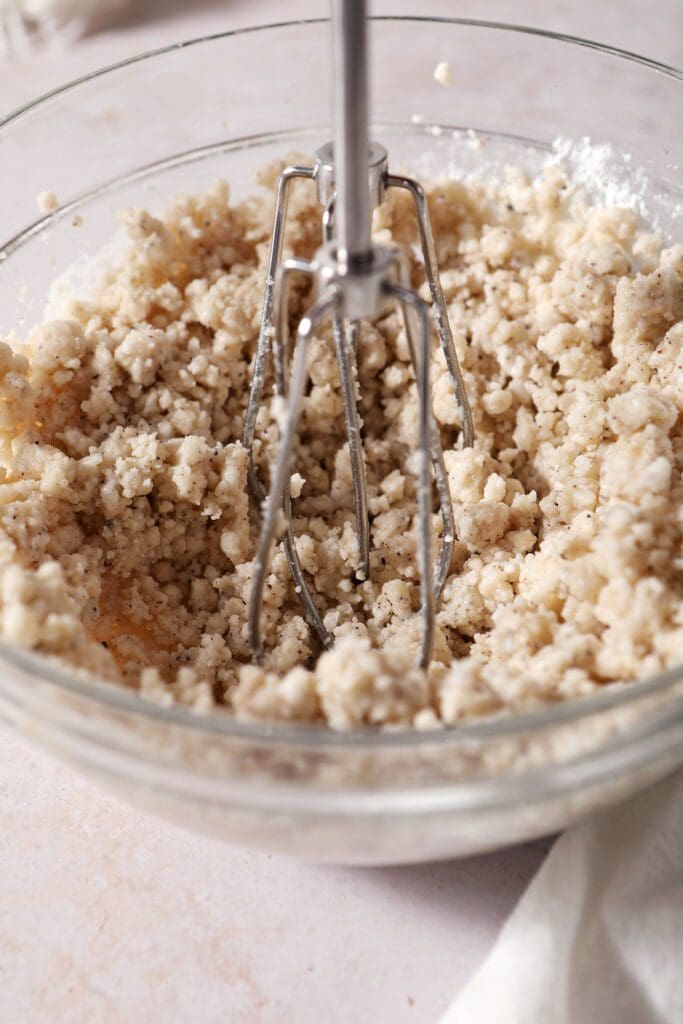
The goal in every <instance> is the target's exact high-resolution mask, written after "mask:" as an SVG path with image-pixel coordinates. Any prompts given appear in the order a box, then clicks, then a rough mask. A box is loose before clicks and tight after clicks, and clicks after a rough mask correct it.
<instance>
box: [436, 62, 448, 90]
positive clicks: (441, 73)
mask: <svg viewBox="0 0 683 1024" xmlns="http://www.w3.org/2000/svg"><path fill="white" fill-rule="evenodd" d="M434 80H435V81H437V82H438V83H439V85H443V86H445V87H448V86H449V85H451V84H452V82H453V72H452V71H451V66H450V64H449V63H448V61H446V60H442V61H439V63H438V64H437V65H436V67H435V68H434Z"/></svg>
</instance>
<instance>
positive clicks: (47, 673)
mask: <svg viewBox="0 0 683 1024" xmlns="http://www.w3.org/2000/svg"><path fill="white" fill-rule="evenodd" d="M371 37H372V38H371V45H372V55H373V64H372V90H373V96H372V98H373V113H374V117H373V119H374V132H375V135H376V136H377V137H378V138H379V139H380V140H381V141H382V142H383V143H385V144H386V145H387V146H388V148H389V152H390V156H391V163H392V166H393V168H394V169H396V170H412V171H413V172H414V173H416V174H418V175H420V176H422V177H424V176H425V175H429V174H434V173H437V172H438V173H444V172H446V171H449V172H451V173H460V174H466V173H468V172H470V171H472V170H475V169H480V170H481V171H482V173H483V172H486V171H487V169H488V170H490V169H491V168H495V167H498V168H499V167H500V165H501V162H504V161H511V162H514V163H516V164H518V165H522V166H525V167H526V168H527V169H529V170H531V171H533V170H534V169H537V168H538V167H539V166H540V165H541V163H542V162H543V160H544V159H546V158H547V156H548V153H549V152H551V151H552V148H553V142H554V140H555V139H556V137H558V136H561V137H564V138H568V139H573V140H581V139H583V138H584V137H585V136H589V137H590V138H591V139H592V140H594V141H595V142H599V143H600V144H610V145H611V147H613V149H609V148H607V146H604V145H601V147H599V148H598V149H594V150H590V152H589V158H588V159H586V158H585V156H586V150H585V144H579V145H578V146H574V147H572V146H568V145H567V144H566V143H563V144H561V145H560V147H559V149H561V150H562V152H564V154H565V156H566V158H567V159H568V160H569V161H570V164H571V161H572V160H575V167H574V170H575V172H576V174H577V176H581V179H582V181H584V184H585V185H586V187H587V188H588V189H589V191H593V192H595V195H596V197H597V198H603V199H607V200H608V201H609V199H610V197H611V199H612V201H614V200H615V196H616V197H617V201H618V199H619V196H622V197H623V196H624V195H626V194H629V195H630V196H631V197H632V201H633V202H634V203H635V204H636V206H637V207H638V208H639V209H640V211H641V212H642V213H644V214H645V215H646V216H647V217H648V218H649V219H650V220H651V221H653V222H656V224H657V226H658V227H659V229H660V230H661V231H662V233H663V234H664V235H665V236H666V235H667V234H669V233H670V231H671V229H672V228H673V226H674V223H675V221H676V217H677V216H678V217H680V209H681V205H680V204H681V202H682V201H683V193H682V191H681V185H680V180H681V179H680V170H679V165H680V164H681V163H683V159H682V158H683V137H682V136H681V133H680V117H681V106H682V100H683V76H682V75H681V73H680V72H678V71H676V70H674V69H672V68H667V67H664V66H662V65H658V64H655V63H653V62H651V61H647V60H645V59H643V58H641V57H637V56H634V55H631V54H626V53H621V52H619V51H617V50H614V49H611V48H609V47H600V46H597V45H595V44H593V43H587V42H583V41H580V40H575V39H569V38H566V37H560V36H557V35H552V34H550V33H544V32H539V31H533V30H529V29H521V28H517V27H513V26H501V25H493V24H485V23H479V22H472V21H455V20H444V19H439V20H437V19H423V18H414V19H408V18H379V19H374V20H373V22H372V26H371ZM440 61H448V62H449V63H450V64H451V66H452V69H453V87H452V88H449V89H445V88H443V86H441V85H439V84H438V83H437V82H435V80H434V78H433V69H434V66H435V65H436V63H437V62H440ZM328 79H329V39H328V26H327V23H326V22H325V21H308V22H298V23H290V24H283V25H273V26H264V27H261V28H255V29H248V30H244V31H240V32H235V33H226V34H224V35H220V36H214V37H210V38H206V39H200V40H195V41H192V42H189V43H184V44H180V45H178V46H174V47H170V48H168V49H165V50H160V51H157V52H155V53H151V54H147V55H145V56H142V57H137V58H134V59H133V60H130V61H127V62H125V63H123V64H120V65H117V66H115V67H112V68H108V69H105V70H103V71H100V72H97V73H96V74H93V75H90V76H88V77H87V78H85V79H82V80H80V81H78V82H75V83H72V84H70V85H67V86H65V87H64V88H61V89H57V90H55V91H54V92H53V93H50V94H49V95H47V96H45V97H43V98H41V99H39V100H36V101H35V102H34V103H30V104H29V105H27V106H26V107H24V108H23V109H22V110H19V111H17V112H16V113H14V114H12V115H10V116H9V117H7V118H5V119H4V120H3V121H1V122H0V159H1V160H2V167H3V205H2V213H1V214H0V332H2V333H3V335H5V336H6V335H7V333H8V332H9V331H10V330H12V329H17V330H19V331H20V330H21V329H22V327H23V326H24V325H28V324H31V323H32V322H35V321H37V320H39V319H40V318H41V315H42V311H43V308H44V304H45V299H46V296H47V293H48V290H49V286H50V283H51V282H52V281H53V280H54V279H55V277H56V276H57V275H58V274H59V273H60V272H62V271H64V270H65V269H66V268H67V267H72V269H73V265H75V266H76V268H78V267H79V266H80V267H81V268H84V267H86V266H87V261H88V259H89V258H91V257H92V256H93V254H95V253H96V252H98V250H99V249H100V248H101V247H102V246H104V245H105V244H106V243H107V242H108V241H109V240H110V238H111V236H112V233H113V226H114V224H115V211H116V210H117V209H118V208H120V207H121V206H126V205H136V206H146V207H151V208H152V209H153V210H156V209H159V208H162V207H163V205H164V203H165V200H166V199H168V198H170V197H171V196H173V195H174V194H175V193H177V192H178V191H182V190H195V191H196V190H201V189H203V188H205V187H206V185H207V184H208V183H209V181H210V179H211V178H212V177H214V176H222V177H225V178H227V179H228V180H229V181H230V182H231V185H232V189H233V195H234V196H236V197H241V196H243V195H246V194H249V193H250V192H252V191H253V190H254V188H255V185H254V175H255V172H256V171H257V170H258V169H259V168H261V167H262V166H263V165H264V164H266V163H268V161H269V160H270V159H272V158H276V157H282V156H283V155H284V154H286V153H288V152H290V151H304V152H309V153H310V152H311V151H312V150H313V149H315V148H316V146H317V145H319V144H320V143H321V142H323V141H325V140H326V138H327V137H328V136H329V124H328V112H329V108H330V103H329V95H328V89H329V81H328ZM468 129H472V130H474V131H475V132H476V133H477V136H478V138H479V139H480V140H482V141H484V142H485V143H486V145H485V146H484V147H483V148H480V143H479V142H477V141H476V140H473V137H472V135H471V133H468ZM473 141H474V143H476V144H473ZM582 146H583V148H582ZM556 148H557V147H556ZM577 154H578V156H577ZM582 154H583V156H582ZM606 175H607V176H608V177H609V181H610V182H611V184H610V186H609V188H610V189H611V192H610V191H609V189H608V190H607V193H606V192H605V190H606V181H607V177H606ZM615 183H616V184H615ZM620 189H621V190H622V191H621V192H620V191H619V190H620ZM42 190H52V191H54V192H55V193H56V195H57V196H58V198H59V201H60V205H59V208H58V209H57V210H56V211H54V212H52V213H50V214H49V215H46V216H43V217H41V218H40V219H38V216H37V207H36V196H37V194H38V193H39V192H41V191H42ZM76 214H78V215H79V216H76ZM84 276H85V277H87V270H86V271H85V272H84ZM0 714H1V715H2V717H3V718H4V719H5V720H7V721H8V722H10V723H12V724H13V725H14V726H15V727H16V728H17V729H18V730H20V731H21V732H22V733H23V734H25V735H26V736H28V737H30V738H31V739H33V740H35V741H37V742H39V743H41V744H43V745H44V746H45V747H47V748H49V749H50V750H52V751H54V752H55V754H58V755H59V756H60V757H63V758H65V759H67V760H69V761H71V762H73V763H74V764H75V765H77V766H78V767H79V768H81V769H83V770H85V771H87V772H88V773H90V774H92V775H94V776H96V777H98V778H100V779H101V780H103V781H104V782H106V783H107V784H108V785H110V786H113V787H115V788H116V789H117V790H119V791H120V792H122V793H123V794H124V795H125V796H126V797H127V798H129V799H130V800H131V801H134V802H136V803H138V804H142V805H144V806H145V807H148V808H149V809H150V810H152V811H154V812H156V813H159V814H163V815H167V816H168V817H170V818H172V819H173V820H175V821H178V822H181V823H185V824H187V825H189V826H191V827H196V828H198V829H202V830H205V831H208V832H211V833H213V834H216V835H219V836H223V837H225V838H226V839H229V840H232V841H235V842H240V843H245V844H251V845H257V846H264V847H268V848H270V849H273V850H278V851H282V852H286V853H292V854H297V855H302V856H305V857H308V858H310V859H315V860H321V861H324V860H327V861H335V862H345V863H365V864H373V863H392V862H393V863H398V862H409V861H416V860H427V859H430V858H440V857H449V856H454V855H465V854H472V853H475V852H481V851H484V850H489V849H492V848H494V847H497V846H501V845H504V844H506V843H513V842H517V841H521V840H525V839H530V838H532V837H535V836H539V835H542V834H547V833H550V832H552V831H554V830H557V829H560V828H562V827H563V826H565V825H567V824H568V823H570V822H571V821H574V820H575V819H576V818H577V817H579V816H580V815H583V814H585V813H587V812H589V811H591V810H593V809H595V808H598V807H600V806H603V805H606V804H608V803H610V802H613V801H615V800H618V799H621V798H623V797H625V796H626V795H628V794H629V793H631V792H633V791H635V790H636V789H638V788H640V787H642V786H645V785H646V784H648V783H650V782H652V781H654V780H655V779H657V778H659V777H661V776H663V775H664V774H665V773H667V772H669V771H671V770H672V769H674V768H675V767H676V766H677V765H679V764H680V763H682V762H683V666H682V667H681V668H680V669H676V670H674V671H671V672H668V673H667V674H665V675H661V676H659V677H658V678H654V679H649V680H645V681H643V682H638V683H634V684H629V685H627V686H622V687H617V686H613V687H610V688H606V689H605V690H604V691H602V692H600V693H598V694H597V695H596V696H593V697H591V698H588V699H585V700H582V701H575V702H572V703H567V704H564V705H556V706H553V707H549V708H546V709H543V710H541V711H538V712H533V713H529V714H524V715H520V716H516V717H499V718H496V719H491V720H486V721H478V722H472V723H470V724H464V725H461V726H459V727H457V728H450V729H444V730H439V731H430V732H417V733H408V732H395V733H376V732H370V731H367V732H358V733H354V734H347V735H343V734H335V733H332V732H330V731H328V730H325V729H322V728H300V727H289V726H285V725H272V726H268V725H263V724H250V723H244V722H237V721H235V720H233V719H232V718H231V717H230V716H228V715H227V714H226V713H218V712H217V713H215V714H213V715H208V716H199V715H196V714H193V713H192V712H191V711H188V710H186V709H183V708H180V707H173V708H170V709H162V708H160V707H157V706H154V705H152V704H149V703H145V702H144V701H143V700H142V699H141V698H139V697H138V696H137V695H136V694H135V693H134V692H132V691H129V690H125V689H122V688H118V687H116V686H113V685H110V684H106V683H103V682H101V681H98V680H92V679H87V678H84V677H83V676H81V675H79V674H77V673H76V672H74V671H73V670H70V669H69V668H68V667H65V666H63V665H59V664H57V663H56V662H54V661H48V660H46V659H44V658H41V657H39V656H37V655H36V654H33V653H31V652H29V651H25V650H20V649H17V648H10V647H7V646H5V647H3V648H2V650H0Z"/></svg>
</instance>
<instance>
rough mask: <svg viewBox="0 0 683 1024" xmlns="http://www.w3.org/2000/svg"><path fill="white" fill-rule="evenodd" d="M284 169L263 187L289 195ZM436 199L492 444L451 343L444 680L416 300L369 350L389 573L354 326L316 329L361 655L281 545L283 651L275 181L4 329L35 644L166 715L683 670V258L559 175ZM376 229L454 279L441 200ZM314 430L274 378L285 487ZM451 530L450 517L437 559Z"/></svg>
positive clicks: (303, 534) (403, 200)
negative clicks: (363, 542)
mask: <svg viewBox="0 0 683 1024" xmlns="http://www.w3.org/2000/svg"><path fill="white" fill-rule="evenodd" d="M277 173H278V169H277V168H271V169H270V170H269V171H267V172H265V173H264V175H263V181H264V183H265V184H266V185H267V187H270V188H271V190H272V189H273V188H274V187H275V182H276V179H277ZM426 193H427V198H428V202H429V206H430V212H431V217H432V222H433V229H434V236H435V242H436V250H437V257H438V261H439V266H440V269H441V280H442V285H443V289H444V294H445V297H446V301H447V304H448V313H449V318H450V323H451V326H452V329H453V335H454V342H455V346H456V349H457V352H458V356H459V359H460V361H461V366H462V372H463V377H464V380H465V384H466V387H467V391H468V395H469V397H470V401H471V405H472V412H473V417H474V425H475V432H476V446H475V447H474V448H470V449H466V450H463V449H462V448H461V442H460V413H459V411H458V405H457V402H456V401H455V397H454V395H453V389H452V386H451V383H450V379H449V375H448V370H447V367H446V365H445V362H444V359H443V357H442V354H441V351H440V348H439V346H438V344H437V341H436V335H435V337H434V347H433V353H432V360H431V375H432V399H433V410H434V419H435V423H436V427H437V429H438V430H439V432H440V435H441V441H442V445H443V450H444V464H445V469H446V474H447V478H448V485H449V487H450V491H451V495H452V499H453V506H454V519H455V525H456V538H455V544H454V552H453V560H452V564H451V567H450V573H449V575H448V578H447V580H446V584H445V587H444V591H443V596H442V600H441V603H440V607H439V609H438V614H437V618H436V624H435V637H434V659H433V661H432V664H431V665H430V666H429V669H428V670H427V671H420V670H419V669H417V668H416V667H415V665H416V659H417V655H418V651H419V646H420V636H421V629H420V618H419V615H418V614H417V613H418V611H419V605H420V580H419V573H418V570H417V564H418V558H417V548H416V529H415V525H416V516H417V487H416V480H415V473H414V467H415V462H416V460H415V459H414V458H413V452H414V442H415V433H416V430H415V425H416V422H417V415H418V401H417V389H416V383H415V377H414V372H413V368H412V364H411V360H410V354H409V351H408V346H407V341H406V337H405V331H404V329H403V326H402V321H401V318H400V317H399V316H398V314H397V313H396V312H395V311H393V310H391V309H388V310H387V311H386V312H385V313H384V314H383V315H382V316H381V317H379V318H378V319H377V321H376V322H374V323H372V324H363V325H362V326H361V329H360V333H359V338H358V346H359V394H360V414H361V419H362V423H363V439H364V455H365V461H366V468H367V482H368V505H369V509H370V517H371V518H370V529H371V541H372V566H371V572H370V575H369V578H367V579H360V577H359V573H358V568H359V564H358V563H359V550H358V541H357V537H356V529H355V515H354V501H353V490H352V480H351V465H350V459H349V452H348V445H347V440H346V434H345V427H344V403H343V399H342V392H341V386H340V381H339V373H338V367H337V363H336V359H335V354H334V342H333V335H332V329H331V325H330V324H329V323H328V324H324V325H322V326H321V328H320V330H319V331H318V333H317V335H316V336H315V337H314V338H313V339H312V340H311V346H310V348H311V351H310V362H309V371H308V372H309V380H308V384H307V388H306V391H305V395H304V398H303V401H302V414H301V423H300V429H299V431H298V436H297V446H296V451H295V458H294V462H293V465H292V476H291V478H290V487H291V497H292V509H293V528H294V537H295V543H296V550H297V555H298V558H299V561H300V563H301V566H302V570H303V572H304V573H305V575H306V580H307V582H308V584H309V586H310V587H311V590H312V593H313V596H314V599H315V601H316V604H317V607H318V608H319V611H320V614H321V616H322V618H323V621H324V623H325V627H326V629H327V630H328V631H329V633H330V634H331V635H332V637H333V638H334V641H335V643H334V646H333V648H332V649H331V650H329V651H325V652H321V651H320V650H319V648H318V647H317V646H316V643H315V642H314V640H313V638H312V637H311V634H310V632H309V630H308V628H307V626H306V623H305V621H304V618H303V614H302V608H301V602H300V599H299V595H298V594H297V593H296V590H295V587H294V584H293V582H292V578H291V574H290V570H289V564H288V558H287V552H286V550H285V546H284V544H283V541H282V537H280V538H279V540H278V543H277V544H276V545H275V548H274V552H273V557H272V560H271V563H270V565H269V572H268V577H267V582H266V588H265V596H264V605H263V636H264V641H265V648H266V650H265V659H264V663H263V665H259V666H256V665H254V664H252V663H251V654H250V650H249V647H248V643H247V629H246V616H247V603H248V600H249V594H250V588H251V581H252V578H253V574H254V568H255V559H256V550H257V542H258V535H259V526H260V516H259V510H258V509H257V508H256V506H255V503H254V502H253V501H252V500H250V498H249V492H248V487H247V477H248V472H249V459H248V454H247V451H246V450H245V448H244V447H243V446H242V443H241V437H242V429H243V421H244V414H245V408H246V402H247V394H248V382H249V379H250V373H251V368H252V365H253V358H254V352H255V346H256V341H257V338H258V333H259V324H260V317H261V303H262V299H263V287H264V280H265V275H266V270H267V258H268V245H269V239H270V231H271V218H272V203H273V196H272V194H271V195H268V196H267V197H266V198H265V199H258V200H257V199H250V200H248V201H245V202H241V203H231V201H230V190H229V187H228V185H227V184H226V183H225V182H221V181H216V182H214V183H213V185H212V186H211V187H210V188H209V189H208V191H207V192H205V193H203V194H199V195H192V196H187V195H185V196H180V197H178V198H177V199H176V200H174V201H173V202H172V203H171V204H170V206H169V208H168V209H167V211H166V212H165V213H164V214H163V215H161V216H156V215H153V214H151V213H149V212H147V211H145V210H140V209H135V210H128V211H126V212H125V213H124V214H122V217H121V220H122V223H123V225H124V228H125V231H126V232H127V234H128V236H129V242H130V244H129V248H128V249H127V251H126V252H125V254H124V255H122V256H121V257H120V259H119V262H118V263H117V264H116V265H113V266H110V267H109V269H108V270H107V272H106V274H105V277H104V279H103V281H102V284H101V288H100V290H99V292H97V293H96V294H94V295H93V296H92V297H91V298H90V299H89V300H88V301H87V302H86V301H84V300H82V299H79V298H76V297H70V298H69V297H67V298H65V299H64V300H63V309H62V310H61V319H55V320H51V321H50V322H47V323H43V324H40V325H38V326H36V327H35V328H34V329H33V330H31V331H30V332H29V333H28V334H27V335H26V337H24V338H22V339H21V340H17V339H15V338H14V337H13V338H12V344H11V345H10V344H5V343H1V342H0V636H1V637H2V638H3V639H4V640H5V641H8V642H10V643H16V644H22V645H24V646H27V647H30V648H33V649H34V650H36V651H39V652H41V653H44V654H46V655H52V656H57V657H59V658H61V659H62V660H63V661H64V662H66V663H68V664H70V665H73V666H75V667H77V668H79V669H83V670H86V671H88V672H90V673H92V674H94V675H96V676H99V677H101V678H105V679H108V680H111V681H112V682H115V683H117V684H119V685H122V686H126V687H129V688H131V689H134V690H136V691H138V692H139V693H140V694H141V695H142V696H143V697H144V698H145V699H148V700H153V701H158V702H160V703H161V704H163V705H168V706H170V705H173V704H185V705H187V706H189V707H191V708H193V709H194V710H196V711H197V712H206V711H207V710H212V709H215V708H223V709H227V710H228V711H230V712H231V713H233V714H236V715H238V716H240V717H245V718H251V719H253V718H259V719H280V720H286V721H300V722H314V723H322V724H327V725H329V726H330V727H332V728H334V729H340V730H344V729H355V728H359V727H366V726H374V727H377V728H384V729H395V728H416V729H429V728H435V727H440V726H443V725H450V724H453V723H457V722H460V721H462V720H464V719H469V718H473V717H476V716H479V715H489V714H492V713H501V712H517V711H520V710H523V709H529V708H533V707H537V706H540V705H548V704H553V703H556V702H558V701H564V700H572V699H575V698H577V697H583V696H585V695H587V694H590V693H593V692H595V691H596V690H598V689H600V688H601V687H603V686H605V685H610V684H613V683H616V684H624V683H628V682H629V681H631V680H637V679H642V678H645V677H647V676H649V675H653V674H654V673H657V672H660V671H663V670H665V669H667V668H672V667H674V666H675V665H677V664H680V661H681V652H682V651H683V572H682V571H681V570H682V569H683V565H682V562H681V550H682V549H683V518H682V517H681V508H682V507H683V483H682V481H681V471H682V469H683V427H682V423H683V363H682V362H681V354H682V352H683V245H674V246H672V247H670V248H668V249H666V248H663V247H662V246H661V244H660V242H659V241H658V240H657V238H656V237H655V236H654V235H653V233H652V232H651V231H649V230H647V228H646V227H645V226H644V225H641V224H640V223H639V221H638V218H637V217H636V215H635V214H634V213H633V211H632V210H631V209H628V208H626V207H601V208H597V207H595V206H592V205H591V204H590V203H589V202H588V201H587V199H586V197H585V196H584V195H583V194H582V193H581V192H580V190H579V189H577V188H576V187H572V186H571V182H569V181H568V179H567V177H566V175H565V173H564V172H563V170H562V168H561V167H559V166H551V167H549V168H548V169H547V170H546V171H545V172H544V173H543V174H541V175H540V176H539V177H538V178H537V179H536V180H530V179H528V178H527V177H525V175H524V174H523V173H522V172H521V171H517V170H513V169H509V170H508V171H507V172H506V173H505V174H504V175H503V176H502V178H501V180H499V181H497V182H495V181H490V182H486V183H484V182H477V181H470V182H468V183H467V184H465V183H463V182H462V181H457V180H446V181H441V182H439V183H438V184H435V185H433V186H431V187H426ZM290 214H291V216H290V218H289V220H288V229H287V234H286V239H285V246H286V249H287V251H288V253H289V254H291V255H292V256H295V257H299V258H302V259H310V258H311V256H312V254H313V252H314V251H315V249H316V247H317V246H318V244H319V241H320V211H319V207H318V204H317V197H316V193H315V188H314V187H313V186H312V185H311V183H301V184H297V186H296V187H295V188H294V189H293V192H292V196H291V204H290ZM375 230H376V231H377V232H378V233H380V234H381V237H382V238H383V239H384V240H386V241H391V240H393V241H394V242H395V243H396V244H397V245H399V246H400V247H401V248H402V250H403V251H404V252H405V253H406V258H407V260H408V262H409V272H410V275H411V279H412V281H413V283H414V285H415V286H416V287H417V288H418V289H421V291H422V293H424V294H425V295H428V290H427V285H426V282H425V278H424V267H423V264H422V262H421V260H420V259H419V256H418V251H419V249H418V241H419V240H418V238H417V227H416V222H415V217H414V209H413V207H412V205H411V199H410V196H407V195H405V194H404V193H403V192H401V191H398V190H396V191H390V192H389V193H388V195H387V198H386V201H385V202H384V203H383V204H382V206H381V207H380V208H379V210H378V211H377V212H376V217H375ZM305 287H306V286H305V284H301V285H300V286H299V285H298V286H297V288H295V289H293V291H292V316H293V317H297V316H300V315H301V314H302V313H303V311H304V310H305V309H306V308H307V306H308V304H309V303H310V295H309V294H308V293H307V292H306V291H305V290H304V289H305ZM282 418H283V401H282V399H278V398H277V397H275V396H273V395H272V394H271V392H270V390H267V391H266V393H265V394H264V402H263V407H262V409H261V410H260V412H259V415H258V420H257V430H256V439H255V444H254V458H255V463H256V469H257V472H258V474H259V475H260V477H261V479H262V480H263V481H264V482H265V481H266V480H267V477H268V474H269V472H270V467H271V466H272V461H273V457H274V454H275V452H276V450H277V446H278V443H279V436H280V428H281V425H282ZM442 529H443V527H442V523H441V520H440V517H439V515H438V513H437V511H436V508H435V511H434V517H433V533H434V557H435V561H436V560H438V551H439V546H440V543H441V539H442V538H441V532H442Z"/></svg>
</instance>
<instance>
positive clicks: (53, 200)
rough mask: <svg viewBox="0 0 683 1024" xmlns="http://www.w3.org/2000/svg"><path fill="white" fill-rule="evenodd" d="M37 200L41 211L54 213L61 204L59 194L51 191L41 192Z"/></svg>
mask: <svg viewBox="0 0 683 1024" xmlns="http://www.w3.org/2000/svg"><path fill="white" fill-rule="evenodd" d="M36 201H37V203H38V209H39V210H40V212H41V213H53V212H54V211H55V210H56V209H57V207H58V206H59V202H58V200H57V196H56V195H55V193H54V192H50V191H45V192H39V193H38V195H37V197H36Z"/></svg>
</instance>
